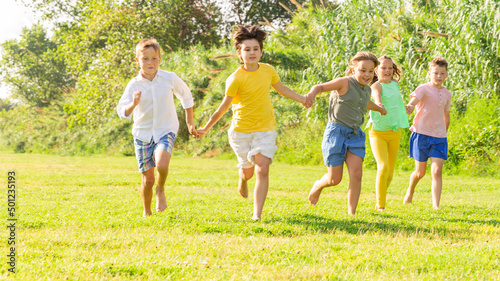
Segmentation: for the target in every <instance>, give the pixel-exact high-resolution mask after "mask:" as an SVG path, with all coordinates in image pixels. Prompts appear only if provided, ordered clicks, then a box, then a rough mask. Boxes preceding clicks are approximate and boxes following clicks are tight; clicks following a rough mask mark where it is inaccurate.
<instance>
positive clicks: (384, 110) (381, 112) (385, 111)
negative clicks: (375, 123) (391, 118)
mask: <svg viewBox="0 0 500 281" xmlns="http://www.w3.org/2000/svg"><path fill="white" fill-rule="evenodd" d="M379 107H380V110H379V112H380V115H386V114H387V109H385V107H384V106H383V105H382V106H379Z"/></svg>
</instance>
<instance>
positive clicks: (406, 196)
mask: <svg viewBox="0 0 500 281" xmlns="http://www.w3.org/2000/svg"><path fill="white" fill-rule="evenodd" d="M412 199H413V198H412V196H410V195H408V194H406V195H405V199H404V200H403V204H411V203H412V202H411V201H412Z"/></svg>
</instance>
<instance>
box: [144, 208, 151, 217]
mask: <svg viewBox="0 0 500 281" xmlns="http://www.w3.org/2000/svg"><path fill="white" fill-rule="evenodd" d="M151 215H152V213H151V211H149V212H146V210H144V212H142V216H143V217H145V218H147V217H149V216H151Z"/></svg>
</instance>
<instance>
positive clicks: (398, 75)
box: [371, 55, 401, 85]
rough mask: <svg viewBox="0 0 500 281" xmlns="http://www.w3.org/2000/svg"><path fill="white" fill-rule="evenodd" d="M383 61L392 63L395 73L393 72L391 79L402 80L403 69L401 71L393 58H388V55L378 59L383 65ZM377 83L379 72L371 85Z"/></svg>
mask: <svg viewBox="0 0 500 281" xmlns="http://www.w3.org/2000/svg"><path fill="white" fill-rule="evenodd" d="M382 60H390V61H391V62H392V69H393V72H392V77H391V79H394V80H396V81H399V79H401V69H399V67H398V66H397V65H396V64H395V63H394V60H393V59H392V58H391V57H389V56H386V55H384V56H381V57H379V58H378V61H379V62H380V63H382ZM377 81H378V77H377V72H375V75H374V76H373V80H372V82H371V84H372V85H373V84H374V83H375V82H377Z"/></svg>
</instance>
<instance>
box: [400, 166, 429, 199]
mask: <svg viewBox="0 0 500 281" xmlns="http://www.w3.org/2000/svg"><path fill="white" fill-rule="evenodd" d="M426 168H427V162H419V161H417V160H415V171H413V173H411V175H410V185H409V186H408V190H406V195H405V199H404V201H403V203H404V204H411V203H412V201H413V193H414V192H415V187H416V186H417V183H418V182H419V181H420V179H421V178H423V177H424V176H425V169H426Z"/></svg>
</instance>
